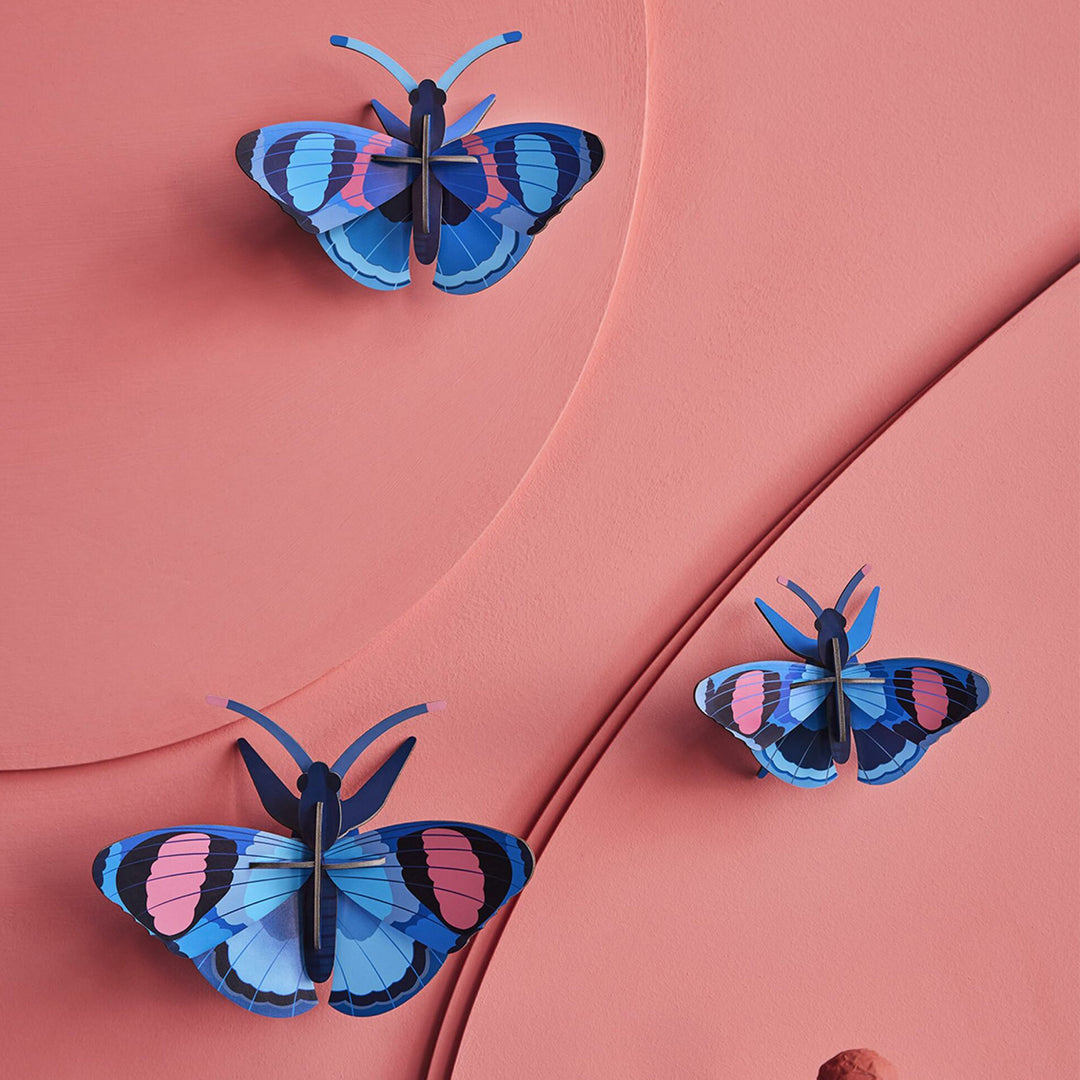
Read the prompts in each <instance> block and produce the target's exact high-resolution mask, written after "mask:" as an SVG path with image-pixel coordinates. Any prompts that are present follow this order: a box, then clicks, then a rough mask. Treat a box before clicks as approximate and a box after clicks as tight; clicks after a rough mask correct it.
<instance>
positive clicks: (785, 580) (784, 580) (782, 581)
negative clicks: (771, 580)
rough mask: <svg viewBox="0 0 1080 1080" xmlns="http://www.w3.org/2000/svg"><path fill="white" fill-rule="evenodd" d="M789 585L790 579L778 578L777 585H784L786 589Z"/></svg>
mask: <svg viewBox="0 0 1080 1080" xmlns="http://www.w3.org/2000/svg"><path fill="white" fill-rule="evenodd" d="M787 583H788V579H787V578H786V577H778V578H777V579H776V584H777V585H783V586H784V588H785V589H786V588H787Z"/></svg>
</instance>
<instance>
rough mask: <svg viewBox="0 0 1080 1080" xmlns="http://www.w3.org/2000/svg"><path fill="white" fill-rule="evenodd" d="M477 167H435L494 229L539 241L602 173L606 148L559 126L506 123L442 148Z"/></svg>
mask: <svg viewBox="0 0 1080 1080" xmlns="http://www.w3.org/2000/svg"><path fill="white" fill-rule="evenodd" d="M438 153H439V156H446V155H449V156H454V155H461V154H470V155H472V156H474V157H476V158H478V159H479V160H478V161H476V162H445V163H437V164H435V165H434V166H432V168H433V170H434V172H435V176H436V177H437V179H438V180H439V183H441V184H442V186H443V187H444V188H445V189H446V190H447V191H449V192H450V193H451V194H453V195H455V196H456V197H457V198H458V199H460V200H461V202H462V203H464V204H465V205H466V206H467V207H468V208H469V209H470V210H472V211H474V212H475V213H477V214H479V215H480V216H482V217H484V218H486V219H487V220H488V221H490V222H492V224H494V225H497V226H505V227H506V228H509V229H513V230H514V231H515V232H519V233H526V234H527V235H529V236H535V235H536V234H537V233H538V232H540V230H541V229H543V228H544V226H545V225H546V224H547V223H548V222H549V221H550V220H551V219H552V218H553V217H554V216H555V215H556V214H557V213H558V212H559V211H560V210H561V209H562V208H563V207H564V206H565V205H566V203H567V202H569V200H570V199H572V198H573V197H574V195H576V194H577V193H578V192H579V191H580V190H581V189H582V188H583V187H584V186H585V185H586V184H587V183H588V182H589V181H590V180H591V179H592V178H593V177H594V176H595V175H596V174H597V172H598V171H599V169H600V166H601V165H602V164H603V162H604V147H603V144H602V143H601V142H600V140H599V139H598V138H597V137H596V136H595V135H593V134H591V133H590V132H588V131H581V130H580V129H579V128H572V127H564V126H563V125H561V124H504V125H503V126H502V127H494V128H487V129H486V130H484V131H477V132H473V133H472V134H471V135H466V136H464V137H463V138H461V139H457V140H455V141H453V142H449V143H447V144H446V145H445V146H442V147H440V149H439V151H438Z"/></svg>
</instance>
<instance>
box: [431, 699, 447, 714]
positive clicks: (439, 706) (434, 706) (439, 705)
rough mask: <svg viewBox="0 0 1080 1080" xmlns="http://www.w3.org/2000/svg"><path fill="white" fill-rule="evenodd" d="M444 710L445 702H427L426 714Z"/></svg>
mask: <svg viewBox="0 0 1080 1080" xmlns="http://www.w3.org/2000/svg"><path fill="white" fill-rule="evenodd" d="M445 708H446V702H445V701H429V702H428V703H427V711H428V712H442V710H443V709H445Z"/></svg>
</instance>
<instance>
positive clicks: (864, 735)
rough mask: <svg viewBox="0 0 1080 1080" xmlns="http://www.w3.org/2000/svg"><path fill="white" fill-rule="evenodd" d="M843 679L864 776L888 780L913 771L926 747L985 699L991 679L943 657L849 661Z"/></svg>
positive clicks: (865, 780)
mask: <svg viewBox="0 0 1080 1080" xmlns="http://www.w3.org/2000/svg"><path fill="white" fill-rule="evenodd" d="M844 678H845V679H851V678H875V679H884V682H883V683H880V684H869V685H859V684H855V685H851V684H849V683H847V682H845V684H844V692H845V695H846V696H847V699H848V701H849V702H850V704H851V728H852V733H853V735H854V738H855V748H856V751H857V752H858V757H859V779H860V780H861V781H862V782H863V783H865V784H888V783H890V782H891V781H893V780H897V779H899V778H900V777H901V776H903V775H904V774H905V773H907V772H910V771H911V770H912V769H913V768H914V767H915V766H916V765H917V764H918V763H919V762H920V761H921V760H922V757H923V755H924V754H925V753H926V751H927V749H928V748H929V747H931V746H933V744H934V743H935V742H937V740H938V739H940V738H941V736H942V735H944V734H945V732H947V731H949V730H951V729H952V728H953V727H955V726H956V725H957V724H958V723H959V722H960V721H961V720H963V719H964V718H965V717H967V716H970V715H971V714H972V713H973V712H974V711H975V710H976V709H978V708H979V707H980V706H981V705H983V704H984V703H985V701H986V700H987V698H988V697H989V696H990V684H989V683H988V682H987V681H986V679H984V678H983V676H982V675H979V674H978V673H977V672H974V671H970V670H969V669H968V668H965V667H960V666H959V665H957V664H949V663H946V662H944V661H942V660H919V659H913V658H905V659H900V660H871V661H868V662H867V663H865V664H854V665H852V664H849V665H848V666H847V667H845V668H844Z"/></svg>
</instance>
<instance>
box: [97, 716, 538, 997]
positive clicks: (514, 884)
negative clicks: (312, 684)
mask: <svg viewBox="0 0 1080 1080" xmlns="http://www.w3.org/2000/svg"><path fill="white" fill-rule="evenodd" d="M207 701H208V702H210V703H211V704H214V705H222V706H225V707H227V708H229V709H231V710H233V711H234V712H237V713H240V714H241V715H242V716H246V717H248V718H250V719H251V720H254V721H255V723H257V724H260V725H261V726H262V727H263V728H265V729H266V730H267V731H268V732H270V734H271V735H273V736H274V737H275V738H276V739H277V740H278V742H279V743H281V745H282V746H283V747H284V748H285V749H286V750H287V751H288V752H289V754H290V756H291V757H292V758H293V760H294V761H295V762H296V764H297V765H298V766H299V768H300V769H301V774H300V777H299V779H298V780H297V782H296V787H297V790H298V791H299V798H297V797H296V796H295V795H293V794H292V792H291V791H290V790H289V788H288V787H287V786H286V785H285V784H284V783H283V782H282V781H281V780H280V779H279V778H278V776H277V775H276V774H275V773H274V772H273V770H272V769H271V768H270V766H269V765H267V764H266V762H265V761H263V759H262V758H261V757H260V756H259V755H258V754H257V753H256V752H255V750H254V748H253V747H252V746H251V745H250V744H249V743H248V742H247V740H246V739H239V740H238V741H237V745H238V746H239V748H240V752H241V754H242V755H243V758H244V763H245V765H246V766H247V769H248V772H249V773H250V775H251V779H252V781H253V783H254V784H255V788H256V790H257V792H258V794H259V798H260V800H261V801H262V804H263V806H264V807H265V808H266V811H267V813H269V814H270V816H271V817H273V818H274V820H275V821H277V822H278V823H279V824H281V825H282V826H284V827H285V828H286V829H288V830H290V832H291V834H292V835H291V836H280V835H278V834H276V833H271V832H264V831H260V830H255V829H241V828H233V827H231V826H223V825H182V826H175V827H173V828H169V829H156V830H154V831H152V832H145V833H139V834H138V835H137V836H130V837H128V838H127V839H126V840H119V841H117V842H116V843H115V844H111V845H110V846H109V847H107V848H105V849H104V850H103V851H101V852H100V853H99V854H98V856H97V858H96V859H95V860H94V865H93V877H94V882H95V884H96V885H97V887H98V888H99V889H100V890H101V891H102V892H103V893H104V894H105V896H106V897H107V898H108V899H110V900H111V901H112V902H113V903H114V904H117V905H119V906H120V907H121V908H123V909H124V910H125V911H127V912H128V914H129V915H131V916H132V918H134V919H135V920H136V922H138V923H139V924H140V925H142V926H143V927H144V928H145V929H146V930H147V931H149V933H150V934H151V935H152V936H153V937H156V938H157V939H158V940H159V941H161V942H163V943H164V944H165V945H166V947H167V948H168V949H169V950H170V951H172V952H175V953H179V954H180V955H181V956H186V957H188V958H189V959H190V960H192V961H194V963H195V966H196V968H197V969H198V971H199V973H200V974H201V975H202V976H203V977H204V978H205V979H206V980H207V981H208V982H209V983H210V985H211V986H213V988H214V989H215V990H217V991H218V993H220V994H223V995H224V996H225V997H227V998H228V999H229V1000H230V1001H232V1002H235V1003H236V1004H237V1005H240V1006H241V1007H243V1008H244V1009H247V1010H248V1011H249V1012H252V1013H257V1014H259V1015H261V1016H273V1017H288V1016H299V1015H300V1014H301V1013H304V1012H307V1011H308V1010H309V1009H311V1008H314V1007H315V1005H316V1004H317V1003H318V1001H317V998H316V993H315V986H314V984H315V983H318V982H325V981H326V980H327V979H329V978H330V976H331V974H332V975H333V980H334V981H333V983H332V985H331V989H330V998H329V1001H330V1005H331V1007H333V1008H334V1009H337V1010H338V1011H339V1012H342V1013H345V1014H347V1015H349V1016H374V1015H376V1014H378V1013H384V1012H387V1011H389V1010H390V1009H394V1008H396V1007H397V1006H398V1005H401V1004H402V1003H403V1002H405V1001H408V1000H409V998H411V997H413V996H414V995H415V994H416V993H418V992H419V991H420V990H421V989H423V987H424V986H425V985H427V983H428V982H429V981H430V980H431V978H432V977H433V976H434V975H435V974H436V972H438V970H439V969H440V968H441V967H442V965H443V962H444V961H445V960H446V958H447V956H448V955H449V954H450V953H452V952H454V951H456V950H457V949H460V948H462V946H464V945H465V944H466V943H467V942H468V941H469V939H470V938H471V937H472V935H473V934H475V933H476V932H477V931H478V930H479V929H480V928H481V927H482V926H483V925H484V924H485V923H486V922H487V920H488V919H489V918H490V917H491V916H492V915H493V914H494V913H495V912H496V911H498V910H499V908H500V907H502V905H503V904H505V903H506V902H507V901H508V900H509V899H510V898H511V897H513V896H515V895H516V894H517V893H519V892H520V891H521V889H522V888H523V887H524V885H525V883H526V882H527V881H528V880H529V876H530V874H531V873H532V868H533V856H532V853H531V852H530V851H529V848H528V846H527V845H526V844H525V842H524V841H523V840H519V839H518V838H517V837H516V836H512V835H510V834H509V833H504V832H500V831H498V830H496V829H489V828H487V827H485V826H483V825H469V824H463V823H461V822H449V821H414V822H409V823H408V824H404V825H390V826H387V827H385V828H381V829H374V830H371V831H368V832H362V833H358V832H355V831H354V830H356V828H357V826H358V825H360V824H362V823H363V822H365V821H366V820H367V819H368V818H370V817H371V816H372V815H373V814H375V813H376V812H377V811H378V810H380V809H381V808H382V806H383V804H384V803H385V801H386V798H387V796H388V795H389V793H390V789H391V788H392V787H393V785H394V782H395V781H396V780H397V777H398V775H399V774H400V773H401V770H402V768H404V765H405V762H406V760H407V759H408V757H409V754H410V753H411V752H412V749H413V747H414V746H415V744H416V739H415V738H411V737H410V738H408V739H406V740H405V741H404V742H403V743H402V744H401V745H400V746H399V747H398V748H397V749H396V750H395V751H394V752H393V753H392V754H391V755H390V756H389V758H387V760H386V761H385V762H384V763H383V764H382V765H381V766H380V767H379V768H378V769H377V770H376V771H375V772H374V774H373V775H372V776H371V777H370V779H368V781H367V782H366V783H365V784H364V785H363V786H362V787H361V788H360V790H359V791H357V792H356V793H355V794H353V795H351V796H349V797H348V798H346V799H342V798H341V795H340V789H341V781H342V778H343V777H344V776H345V774H346V773H347V772H348V770H349V768H350V766H351V765H352V764H353V763H354V762H355V761H356V759H357V758H358V757H359V756H360V754H361V753H363V751H364V750H366V749H367V747H368V746H370V745H371V743H372V742H374V740H375V739H377V738H378V737H379V736H380V735H382V734H384V733H385V732H387V731H389V730H390V729H391V728H392V727H395V726H396V725H398V724H400V723H402V722H403V721H405V720H409V719H411V718H412V717H414V716H419V715H421V714H422V713H426V712H429V711H431V710H435V709H441V708H443V707H444V705H445V702H429V703H426V704H423V705H413V706H412V707H410V708H408V709H403V710H402V711H401V712H398V713H395V714H394V715H393V716H389V717H387V718H386V719H385V720H382V721H380V722H379V723H378V724H376V725H375V726H374V727H372V728H370V729H369V730H368V731H367V732H365V733H364V734H363V735H361V736H360V738H358V739H357V740H356V741H355V742H354V743H353V744H352V745H351V746H350V747H349V748H348V749H347V750H345V751H344V752H343V753H342V754H341V756H340V757H338V759H337V761H335V762H334V764H333V765H332V766H328V765H327V764H325V762H321V761H312V760H311V758H310V756H309V755H308V754H307V753H306V752H305V751H304V750H303V748H302V747H301V746H300V744H299V743H298V742H297V741H296V740H295V739H294V738H293V737H292V736H291V735H289V734H288V732H286V731H284V730H283V729H282V728H280V727H279V726H278V725H277V724H275V723H274V721H273V720H271V719H270V718H269V717H267V716H264V715H263V714H262V713H260V712H258V711H257V710H255V709H253V708H251V707H250V706H248V705H242V704H241V703H239V702H236V701H226V700H225V699H224V698H207Z"/></svg>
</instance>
